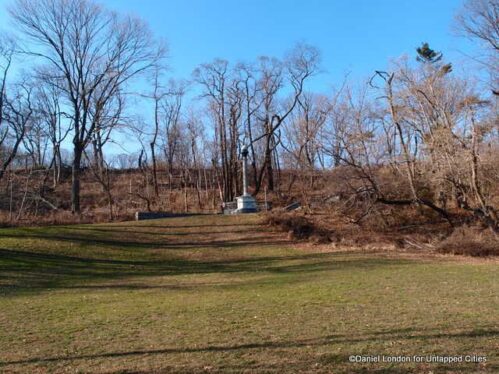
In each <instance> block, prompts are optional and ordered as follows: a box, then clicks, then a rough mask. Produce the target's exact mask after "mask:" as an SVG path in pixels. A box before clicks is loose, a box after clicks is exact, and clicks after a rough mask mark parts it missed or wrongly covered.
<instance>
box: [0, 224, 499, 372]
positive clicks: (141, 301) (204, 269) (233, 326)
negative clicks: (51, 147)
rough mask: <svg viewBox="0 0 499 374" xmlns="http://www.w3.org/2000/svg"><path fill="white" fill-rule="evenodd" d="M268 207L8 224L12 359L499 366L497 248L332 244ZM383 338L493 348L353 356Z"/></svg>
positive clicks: (81, 366) (6, 321)
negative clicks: (469, 358) (451, 253)
mask: <svg viewBox="0 0 499 374" xmlns="http://www.w3.org/2000/svg"><path fill="white" fill-rule="evenodd" d="M258 220H259V218H258V217H257V216H254V215H248V216H237V217H227V216H194V217H185V218H175V219H165V220H156V221H142V222H137V223H118V224H101V225H81V226H67V227H58V226H54V227H44V228H18V229H2V230H1V231H0V372H2V371H4V372H22V373H24V372H26V373H36V372H71V373H73V372H91V373H93V372H105V373H109V372H185V373H192V372H251V373H254V372H273V373H284V372H286V373H287V372H325V373H330V372H334V373H352V372H366V373H407V372H417V373H419V372H421V373H430V372H433V373H441V372H449V373H471V372H491V373H492V372H497V371H499V357H498V352H499V343H498V342H499V339H498V338H499V312H498V311H499V296H498V295H499V266H498V265H497V262H493V261H481V260H480V261H478V260H473V261H468V260H463V259H460V260H456V259H454V258H452V257H444V258H440V257H434V258H431V257H426V258H425V257H422V256H420V257H417V256H409V255H404V254H402V253H399V254H397V253H389V252H386V253H382V252H378V253H373V252H362V251H351V252H329V253H324V252H323V251H322V252H321V251H320V250H319V249H320V247H313V248H311V249H310V248H308V249H303V248H299V247H296V246H293V245H291V244H290V243H289V242H287V241H286V239H285V238H284V236H283V235H282V234H280V233H275V232H271V231H269V229H268V228H266V227H263V226H261V225H260V224H259V221H258ZM378 354H379V355H383V354H385V355H390V356H394V355H409V356H412V355H430V354H434V355H442V356H447V355H473V354H477V355H485V356H487V362H486V363H485V364H465V363H462V364H438V363H423V364H416V363H408V364H389V363H380V364H374V363H370V364H361V363H349V362H348V357H349V356H350V355H378Z"/></svg>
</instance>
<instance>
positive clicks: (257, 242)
mask: <svg viewBox="0 0 499 374" xmlns="http://www.w3.org/2000/svg"><path fill="white" fill-rule="evenodd" d="M207 234H208V233H204V236H205V238H204V239H203V238H200V239H197V240H192V241H180V240H179V239H177V238H174V239H171V240H170V241H169V242H168V241H166V242H165V241H162V242H158V241H147V240H141V241H138V240H131V239H126V240H124V239H122V238H123V236H124V235H126V233H122V235H121V236H120V239H119V238H106V237H101V236H88V235H87V236H84V235H78V234H75V233H68V234H64V235H63V234H50V233H46V234H43V233H40V234H36V235H25V234H9V235H3V236H2V237H4V238H15V239H44V240H52V241H59V242H68V243H73V244H77V245H83V246H104V247H108V248H112V249H124V248H125V249H130V248H132V249H137V250H148V249H199V248H215V249H216V248H220V249H227V248H234V249H236V248H241V247H252V246H253V247H254V246H262V245H264V246H275V245H283V244H289V240H286V239H284V238H278V237H277V236H276V235H265V234H263V235H259V236H257V237H255V236H252V237H239V238H236V239H234V240H227V239H221V240H214V239H209V238H208V239H206V236H207ZM213 234H216V235H217V236H220V237H224V235H227V234H231V232H227V233H224V232H214V233H213Z"/></svg>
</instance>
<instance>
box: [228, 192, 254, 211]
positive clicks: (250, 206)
mask: <svg viewBox="0 0 499 374" xmlns="http://www.w3.org/2000/svg"><path fill="white" fill-rule="evenodd" d="M236 201H237V210H236V211H234V213H236V214H238V213H254V212H256V211H257V210H258V209H257V205H256V200H255V198H254V197H253V196H251V195H242V196H239V197H237V198H236Z"/></svg>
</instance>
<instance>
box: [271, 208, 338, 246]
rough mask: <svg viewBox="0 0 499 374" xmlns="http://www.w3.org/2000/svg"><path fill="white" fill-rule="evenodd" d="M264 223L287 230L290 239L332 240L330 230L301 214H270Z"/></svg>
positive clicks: (322, 241)
mask: <svg viewBox="0 0 499 374" xmlns="http://www.w3.org/2000/svg"><path fill="white" fill-rule="evenodd" d="M266 223H267V224H268V225H270V226H276V227H279V228H280V229H281V230H283V231H286V232H288V233H289V236H290V239H299V240H303V239H313V241H314V242H315V243H327V242H331V241H332V240H331V235H330V234H331V233H330V232H328V231H327V230H325V229H323V228H321V227H318V226H316V224H314V223H313V222H312V221H310V220H309V219H307V218H306V217H304V216H301V215H295V214H271V215H268V216H267V218H266Z"/></svg>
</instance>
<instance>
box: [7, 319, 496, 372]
mask: <svg viewBox="0 0 499 374" xmlns="http://www.w3.org/2000/svg"><path fill="white" fill-rule="evenodd" d="M485 337H499V330H497V329H494V328H488V329H481V330H476V331H458V332H434V331H433V330H423V331H421V330H415V329H410V328H409V329H402V330H397V329H395V330H387V331H382V332H374V333H369V334H366V335H363V336H359V337H356V336H352V335H351V334H349V335H346V334H333V335H327V336H323V337H319V338H308V339H296V340H289V341H264V342H254V343H244V344H234V345H206V346H201V347H199V346H196V347H170V348H164V349H145V350H141V349H137V350H129V351H121V352H102V353H95V354H82V355H72V356H57V357H36V358H29V359H23V360H15V361H4V362H0V366H8V365H21V364H43V363H57V362H64V361H74V360H94V359H115V358H123V357H131V356H142V355H147V356H154V355H164V354H189V353H209V352H212V353H213V352H222V353H230V352H246V351H252V350H254V351H256V352H258V351H266V350H274V349H275V350H282V349H294V348H302V347H307V348H310V347H319V346H327V345H332V344H345V346H346V347H347V349H346V350H345V352H344V353H343V354H325V355H324V354H323V355H319V356H317V357H315V358H314V360H315V359H318V362H319V363H320V364H321V365H322V366H329V365H337V364H342V363H344V364H347V365H348V364H349V362H348V358H349V356H350V355H359V354H374V353H366V352H364V353H362V352H354V351H349V349H348V347H350V346H351V345H352V344H356V343H370V345H371V344H372V343H376V342H377V343H379V344H380V346H383V342H385V341H392V340H411V339H421V340H434V339H463V338H466V339H470V338H471V339H472V338H485ZM351 349H352V348H350V350H351ZM353 349H355V348H353ZM281 354H283V353H281ZM376 354H378V353H376ZM380 354H383V353H380ZM385 354H389V353H385ZM427 354H430V353H427ZM463 354H467V353H466V352H464V353H463ZM351 365H352V370H354V369H355V371H356V372H364V371H362V370H363V369H366V371H365V372H368V373H373V372H375V373H376V372H380V373H381V372H387V373H399V372H400V373H402V372H403V373H407V372H410V369H409V371H408V370H407V368H404V367H397V366H400V365H395V366H392V365H390V364H387V366H389V367H388V368H384V369H380V370H378V368H376V367H369V368H362V367H359V365H357V368H355V365H356V364H355V363H351ZM469 366H470V365H457V364H456V365H445V364H444V365H441V364H432V365H431V368H432V369H433V370H435V369H449V370H453V371H454V372H456V371H457V372H469ZM244 367H245V366H241V367H239V368H241V369H242V368H244ZM256 367H260V368H261V366H260V365H259V364H257V365H256V366H255V368H256ZM225 368H227V367H225ZM233 368H234V369H235V368H236V367H233ZM357 369H359V370H361V371H357ZM386 369H388V370H387V371H386ZM488 369H492V370H494V369H499V366H497V365H494V364H492V365H490V366H489V367H488ZM398 370H401V371H398Z"/></svg>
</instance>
